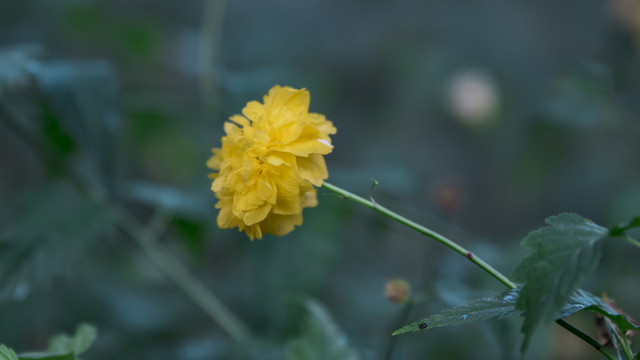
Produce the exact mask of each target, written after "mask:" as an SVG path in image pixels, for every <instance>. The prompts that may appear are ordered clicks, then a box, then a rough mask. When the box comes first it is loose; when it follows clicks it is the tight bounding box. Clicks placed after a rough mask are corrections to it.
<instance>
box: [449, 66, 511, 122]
mask: <svg viewBox="0 0 640 360" xmlns="http://www.w3.org/2000/svg"><path fill="white" fill-rule="evenodd" d="M447 90H448V93H447V102H448V104H447V105H448V107H449V111H451V113H452V114H453V115H454V116H455V117H456V118H458V119H459V120H460V121H461V122H463V123H464V124H466V125H471V126H474V125H482V124H485V123H487V122H488V121H489V120H491V118H492V117H493V115H494V114H495V113H496V110H497V109H498V102H499V94H498V90H497V88H496V85H495V83H494V81H493V79H492V78H491V76H489V74H487V73H485V72H482V71H477V70H465V71H461V72H458V73H456V74H454V75H453V76H452V77H451V79H450V81H449V84H448V89H447Z"/></svg>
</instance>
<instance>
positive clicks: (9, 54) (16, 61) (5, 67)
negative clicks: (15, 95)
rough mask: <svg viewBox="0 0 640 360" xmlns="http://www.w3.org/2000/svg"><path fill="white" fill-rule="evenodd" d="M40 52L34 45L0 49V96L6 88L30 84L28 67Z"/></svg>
mask: <svg viewBox="0 0 640 360" xmlns="http://www.w3.org/2000/svg"><path fill="white" fill-rule="evenodd" d="M40 52H41V51H40V47H39V46H38V45H35V44H28V45H19V46H15V47H10V48H4V49H0V94H2V92H3V90H5V89H6V88H11V87H15V86H21V85H25V84H28V83H30V81H31V74H30V72H29V67H30V66H33V64H34V61H35V59H36V57H37V56H38V54H40Z"/></svg>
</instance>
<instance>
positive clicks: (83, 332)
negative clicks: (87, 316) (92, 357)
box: [47, 324, 98, 357]
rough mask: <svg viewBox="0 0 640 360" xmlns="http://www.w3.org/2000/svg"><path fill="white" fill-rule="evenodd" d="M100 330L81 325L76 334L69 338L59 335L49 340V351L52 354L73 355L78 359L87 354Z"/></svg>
mask: <svg viewBox="0 0 640 360" xmlns="http://www.w3.org/2000/svg"><path fill="white" fill-rule="evenodd" d="M97 336H98V330H96V328H95V327H94V326H92V325H89V324H80V325H79V326H78V328H77V329H76V333H75V334H74V335H73V336H72V337H69V336H67V335H65V334H59V335H56V336H54V337H52V338H51V339H50V340H49V347H48V348H47V351H48V352H50V353H58V354H67V353H72V354H74V355H75V356H76V357H77V356H78V355H80V354H82V353H83V352H85V351H86V350H87V349H88V348H89V346H91V344H92V343H93V342H94V341H95V340H96V337H97Z"/></svg>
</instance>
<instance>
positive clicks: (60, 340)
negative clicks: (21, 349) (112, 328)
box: [0, 324, 98, 360]
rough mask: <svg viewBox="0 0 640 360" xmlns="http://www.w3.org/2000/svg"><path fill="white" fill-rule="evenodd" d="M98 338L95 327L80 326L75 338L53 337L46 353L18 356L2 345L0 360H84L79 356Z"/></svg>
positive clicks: (59, 335)
mask: <svg viewBox="0 0 640 360" xmlns="http://www.w3.org/2000/svg"><path fill="white" fill-rule="evenodd" d="M97 336H98V330H97V329H96V328H95V327H94V326H92V325H89V324H80V325H79V326H78V328H77V329H76V333H75V334H74V335H73V336H68V335H65V334H58V335H55V336H53V337H52V338H51V339H50V340H49V347H48V348H47V350H46V351H45V352H31V353H25V354H20V356H18V355H16V353H15V352H14V351H13V350H12V349H9V348H8V347H6V346H5V345H0V360H35V359H38V360H82V359H80V358H79V357H78V355H80V354H82V353H84V352H85V351H87V349H89V347H90V346H91V344H93V342H94V341H95V340H96V337H97Z"/></svg>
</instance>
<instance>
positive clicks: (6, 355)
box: [0, 344, 18, 360]
mask: <svg viewBox="0 0 640 360" xmlns="http://www.w3.org/2000/svg"><path fill="white" fill-rule="evenodd" d="M0 360H18V355H16V353H15V352H14V351H13V350H11V349H9V348H8V347H6V346H5V345H2V344H0Z"/></svg>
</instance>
